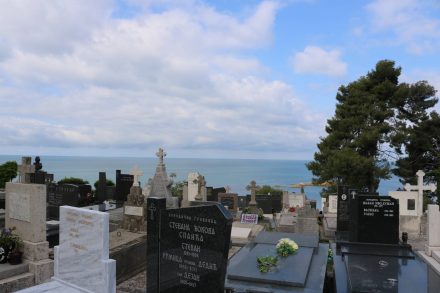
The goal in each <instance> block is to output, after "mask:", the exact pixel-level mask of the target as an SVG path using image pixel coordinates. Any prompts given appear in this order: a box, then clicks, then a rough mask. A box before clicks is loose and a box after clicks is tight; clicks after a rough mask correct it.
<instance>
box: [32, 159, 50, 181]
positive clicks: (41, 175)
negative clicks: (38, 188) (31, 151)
mask: <svg viewBox="0 0 440 293" xmlns="http://www.w3.org/2000/svg"><path fill="white" fill-rule="evenodd" d="M33 165H34V168H33V170H35V172H33V173H30V174H29V180H30V182H31V183H35V184H49V183H51V182H52V181H53V174H49V173H47V172H45V171H43V170H42V168H43V164H41V162H40V157H38V156H37V157H35V162H34V164H33ZM26 181H27V179H26Z"/></svg>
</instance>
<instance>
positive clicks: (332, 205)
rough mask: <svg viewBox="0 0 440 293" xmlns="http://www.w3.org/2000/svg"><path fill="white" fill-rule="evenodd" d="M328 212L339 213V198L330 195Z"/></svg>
mask: <svg viewBox="0 0 440 293" xmlns="http://www.w3.org/2000/svg"><path fill="white" fill-rule="evenodd" d="M328 212H329V213H337V212H338V196H337V195H329V197H328Z"/></svg>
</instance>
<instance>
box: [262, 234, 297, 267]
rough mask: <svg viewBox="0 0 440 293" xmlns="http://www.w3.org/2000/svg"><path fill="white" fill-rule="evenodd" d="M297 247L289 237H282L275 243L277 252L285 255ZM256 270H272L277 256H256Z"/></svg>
mask: <svg viewBox="0 0 440 293" xmlns="http://www.w3.org/2000/svg"><path fill="white" fill-rule="evenodd" d="M298 249H299V247H298V244H296V243H295V241H293V240H291V239H289V238H282V239H280V240H279V241H278V243H277V245H276V250H277V254H278V255H280V256H281V257H287V256H289V255H290V254H294V253H295V252H297V251H298ZM257 263H258V270H259V271H260V272H262V273H267V272H270V271H272V270H273V269H274V268H275V267H276V266H277V264H278V256H262V257H258V258H257Z"/></svg>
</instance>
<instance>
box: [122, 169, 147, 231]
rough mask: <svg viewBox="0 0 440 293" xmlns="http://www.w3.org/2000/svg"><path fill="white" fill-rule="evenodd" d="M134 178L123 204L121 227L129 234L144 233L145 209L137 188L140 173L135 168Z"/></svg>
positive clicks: (145, 228)
mask: <svg viewBox="0 0 440 293" xmlns="http://www.w3.org/2000/svg"><path fill="white" fill-rule="evenodd" d="M132 175H133V177H134V183H133V186H132V187H131V188H130V194H129V195H128V197H127V201H126V202H125V203H124V220H123V227H124V229H126V230H129V231H131V232H145V231H146V230H147V227H146V226H145V218H144V216H145V207H144V196H143V194H142V189H141V187H140V186H139V183H138V182H139V181H138V180H139V177H140V176H142V172H141V171H140V170H139V169H138V168H137V167H136V168H135V169H134V170H133V171H132Z"/></svg>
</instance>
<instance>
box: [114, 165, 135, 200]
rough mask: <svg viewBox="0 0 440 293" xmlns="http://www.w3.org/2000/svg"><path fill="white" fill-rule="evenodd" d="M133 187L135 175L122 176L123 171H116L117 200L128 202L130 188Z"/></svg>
mask: <svg viewBox="0 0 440 293" xmlns="http://www.w3.org/2000/svg"><path fill="white" fill-rule="evenodd" d="M132 186H133V175H130V174H122V173H121V170H116V188H115V200H117V201H127V195H129V194H130V188H131V187H132Z"/></svg>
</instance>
